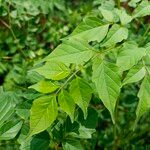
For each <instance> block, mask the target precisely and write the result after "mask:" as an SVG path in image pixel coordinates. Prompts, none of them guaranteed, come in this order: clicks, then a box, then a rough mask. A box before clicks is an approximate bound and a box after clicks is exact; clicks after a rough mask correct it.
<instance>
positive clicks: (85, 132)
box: [77, 126, 95, 139]
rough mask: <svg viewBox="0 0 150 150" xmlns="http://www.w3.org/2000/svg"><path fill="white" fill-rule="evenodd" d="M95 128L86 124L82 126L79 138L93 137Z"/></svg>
mask: <svg viewBox="0 0 150 150" xmlns="http://www.w3.org/2000/svg"><path fill="white" fill-rule="evenodd" d="M94 132H95V129H89V128H86V127H84V126H80V128H79V135H78V136H77V137H78V138H84V139H91V138H92V134H93V133H94Z"/></svg>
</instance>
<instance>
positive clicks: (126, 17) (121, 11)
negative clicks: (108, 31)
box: [115, 9, 132, 25]
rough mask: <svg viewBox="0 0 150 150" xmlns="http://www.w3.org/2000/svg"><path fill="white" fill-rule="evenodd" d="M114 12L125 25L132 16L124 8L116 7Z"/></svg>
mask: <svg viewBox="0 0 150 150" xmlns="http://www.w3.org/2000/svg"><path fill="white" fill-rule="evenodd" d="M115 12H116V13H117V15H118V16H119V18H120V21H121V24H122V25H126V24H128V23H129V22H131V20H132V17H131V16H129V15H128V14H127V13H126V11H125V10H124V9H116V11H115Z"/></svg>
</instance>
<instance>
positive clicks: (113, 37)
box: [101, 24, 128, 47]
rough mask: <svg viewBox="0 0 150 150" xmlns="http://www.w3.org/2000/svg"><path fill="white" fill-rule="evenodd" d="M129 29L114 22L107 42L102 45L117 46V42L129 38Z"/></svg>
mask: <svg viewBox="0 0 150 150" xmlns="http://www.w3.org/2000/svg"><path fill="white" fill-rule="evenodd" d="M127 37H128V29H127V28H125V27H121V26H119V25H117V24H114V25H113V26H112V27H111V29H110V30H109V32H108V34H107V37H106V40H105V42H104V43H103V44H102V45H101V46H102V47H103V46H105V47H109V46H115V44H117V43H119V42H121V41H122V40H125V39H127Z"/></svg>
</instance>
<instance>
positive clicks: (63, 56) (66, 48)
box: [44, 38, 93, 65]
mask: <svg viewBox="0 0 150 150" xmlns="http://www.w3.org/2000/svg"><path fill="white" fill-rule="evenodd" d="M92 56H93V48H92V47H90V46H89V45H88V44H87V42H85V41H82V40H81V39H74V38H71V39H69V40H65V41H63V43H62V44H60V45H59V46H58V47H57V48H56V49H55V50H54V51H53V52H52V53H51V54H50V55H48V56H47V57H46V58H45V59H44V60H45V61H60V62H63V63H65V64H66V65H69V64H71V63H75V64H82V63H84V62H87V61H88V60H89V59H90V58H91V57H92Z"/></svg>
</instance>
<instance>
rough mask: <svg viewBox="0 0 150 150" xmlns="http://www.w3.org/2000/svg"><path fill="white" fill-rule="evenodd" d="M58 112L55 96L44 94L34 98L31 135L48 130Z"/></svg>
mask: <svg viewBox="0 0 150 150" xmlns="http://www.w3.org/2000/svg"><path fill="white" fill-rule="evenodd" d="M57 114H58V109H57V102H56V98H55V96H43V97H40V98H38V99H36V100H34V102H33V105H32V108H31V115H30V135H34V134H37V133H39V132H42V131H44V130H46V129H47V128H48V127H49V126H50V125H51V124H52V123H53V122H54V120H55V119H56V117H57Z"/></svg>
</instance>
